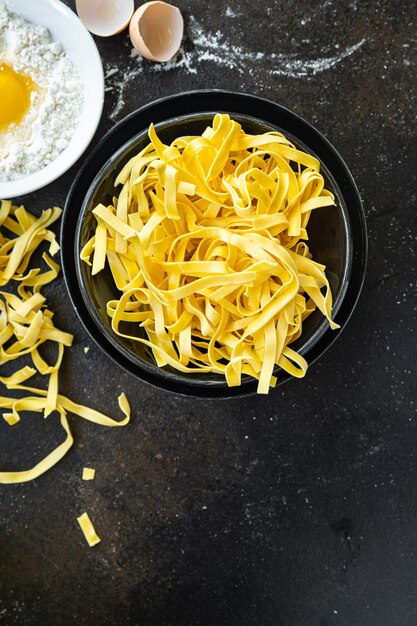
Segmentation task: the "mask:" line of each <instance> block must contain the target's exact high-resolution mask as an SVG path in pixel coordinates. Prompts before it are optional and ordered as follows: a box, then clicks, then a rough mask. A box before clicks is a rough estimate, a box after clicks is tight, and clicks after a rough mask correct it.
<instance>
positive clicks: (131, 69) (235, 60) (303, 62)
mask: <svg viewBox="0 0 417 626" xmlns="http://www.w3.org/2000/svg"><path fill="white" fill-rule="evenodd" d="M226 17H237V14H235V13H234V12H233V11H232V10H231V9H230V8H226ZM189 34H190V39H191V41H192V42H193V49H192V50H190V51H184V50H182V49H180V50H179V53H178V54H177V56H176V57H175V58H174V59H172V60H171V61H168V62H167V63H155V64H150V63H149V62H148V61H143V59H142V58H141V57H140V55H138V53H137V52H136V50H132V52H131V55H130V62H129V64H128V66H127V68H126V70H125V71H124V72H123V71H120V72H119V71H117V70H116V69H115V68H110V67H109V68H107V76H106V79H108V80H107V82H106V84H107V87H106V89H107V91H115V92H117V94H118V96H117V100H116V104H115V106H114V108H113V111H112V112H111V114H110V118H111V119H112V120H116V119H118V117H119V115H120V113H122V112H123V109H124V106H125V101H124V95H125V90H126V88H127V86H128V85H129V84H130V83H131V82H132V81H134V80H135V79H136V78H137V77H138V76H139V75H140V74H142V73H143V72H147V73H148V72H149V73H157V72H167V71H170V70H174V69H175V70H182V71H185V72H187V73H188V74H197V73H198V71H199V69H200V68H201V67H203V64H204V63H215V64H216V65H217V66H219V67H226V68H229V69H233V70H234V71H235V72H238V74H240V75H242V76H243V75H245V74H249V75H250V76H252V77H254V78H256V79H258V82H259V81H260V80H261V79H262V75H264V74H269V75H271V76H285V77H288V78H303V79H309V78H312V77H314V76H315V75H316V74H319V73H321V72H324V71H325V70H329V69H330V68H332V67H334V66H335V65H337V64H338V63H340V62H341V61H343V59H346V58H347V57H349V56H350V55H352V54H353V53H354V52H356V51H357V50H359V48H361V47H362V46H363V44H364V43H365V41H366V39H361V40H360V41H358V42H357V43H355V44H353V45H352V46H348V47H346V48H344V49H338V46H337V45H335V52H336V53H335V54H330V55H329V56H322V57H318V58H313V59H308V58H307V59H306V58H304V57H303V56H302V55H300V53H288V54H283V53H264V52H256V51H252V50H247V49H245V48H243V47H241V46H237V45H233V44H232V43H230V42H229V41H228V40H227V39H226V37H225V36H224V35H223V34H222V33H221V32H220V31H216V32H209V31H206V30H205V29H204V28H203V27H202V26H201V24H199V23H198V22H197V21H196V20H195V19H194V18H191V19H190V23H189Z"/></svg>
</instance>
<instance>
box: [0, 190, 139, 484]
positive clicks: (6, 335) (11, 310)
mask: <svg viewBox="0 0 417 626" xmlns="http://www.w3.org/2000/svg"><path fill="white" fill-rule="evenodd" d="M60 214H61V210H60V209H58V208H54V209H48V210H46V211H43V212H42V214H41V216H40V217H36V216H35V215H33V214H32V213H30V212H29V211H27V210H26V209H25V208H24V207H15V206H13V205H12V203H11V202H10V201H2V202H1V204H0V285H1V286H6V285H8V283H9V282H10V281H15V283H17V285H18V286H17V293H13V292H11V291H10V290H9V291H0V366H1V365H3V364H5V363H9V362H12V361H15V360H18V359H20V358H21V357H26V356H29V357H30V358H31V360H32V364H33V367H31V366H29V365H25V366H23V367H21V368H20V369H17V370H15V371H14V373H12V374H11V375H9V376H0V383H1V384H2V385H3V386H4V387H5V388H6V389H8V390H12V389H15V390H19V391H20V392H22V391H25V392H28V393H29V394H31V395H26V396H24V397H11V396H7V395H5V396H0V409H6V410H7V411H9V412H6V413H3V418H4V419H5V421H6V422H7V423H8V424H9V425H10V426H14V425H15V424H17V423H18V422H19V421H20V420H21V413H24V412H27V411H30V412H35V413H43V415H44V417H48V416H49V415H50V414H51V413H53V412H54V411H57V412H58V413H59V414H60V420H61V425H62V428H63V429H64V431H65V434H66V438H65V440H64V441H63V442H62V443H61V444H59V445H58V447H57V448H55V450H53V451H52V452H50V453H49V454H48V455H47V456H46V457H45V458H44V459H43V460H42V461H40V462H38V463H37V464H36V465H35V466H34V467H32V468H31V469H29V470H22V471H15V472H6V471H3V472H0V483H20V482H26V481H29V480H33V479H34V478H37V477H38V476H40V475H41V474H43V473H44V472H46V471H47V470H49V469H50V468H51V467H53V466H54V465H55V464H56V463H58V461H60V460H61V459H62V458H63V457H64V456H65V454H66V453H67V452H68V450H69V449H70V447H71V446H72V444H73V437H72V434H71V430H70V426H69V423H68V419H67V411H68V412H71V413H73V414H74V415H77V416H79V417H81V418H83V419H86V420H88V421H90V422H94V423H95V424H99V425H102V426H109V427H115V426H125V425H126V424H127V423H128V422H129V420H130V406H129V403H128V400H127V398H126V396H125V394H124V393H122V394H121V395H120V396H119V398H118V402H119V407H120V409H121V411H122V413H123V415H124V418H123V419H122V420H120V421H117V420H114V419H113V418H111V417H109V416H107V415H105V414H103V413H101V412H100V411H96V410H94V409H91V408H89V407H86V406H84V405H82V404H78V403H76V402H73V401H72V400H70V399H69V398H67V397H66V396H63V395H61V394H60V393H59V385H58V373H59V368H60V366H61V363H62V359H63V355H64V350H65V348H66V347H70V346H71V345H72V342H73V336H72V335H71V334H70V333H67V332H64V331H62V330H60V329H58V328H56V326H55V325H54V323H53V313H52V312H51V311H50V310H49V309H48V308H47V306H46V301H45V297H44V296H43V295H42V294H41V292H40V288H41V287H43V286H44V285H46V284H48V283H49V282H51V281H52V280H54V279H55V278H56V276H57V275H58V272H59V270H60V268H59V265H57V264H56V263H55V262H54V261H53V260H52V259H51V258H50V257H49V256H48V255H47V254H46V253H43V255H42V258H43V260H44V262H45V263H46V265H47V266H48V267H49V270H47V271H45V272H41V270H40V269H39V268H34V269H31V270H29V271H27V270H28V266H29V262H30V260H31V257H32V255H33V253H34V252H35V251H36V249H37V248H38V247H39V245H40V244H41V243H42V242H45V241H47V242H48V243H49V244H50V245H49V252H50V254H52V255H53V254H55V253H56V252H57V251H58V250H59V246H58V243H57V242H56V238H55V234H54V233H53V232H52V231H49V230H48V229H47V227H48V226H49V225H51V224H52V223H53V222H54V221H55V220H56V219H58V217H59V216H60ZM7 232H8V233H10V234H11V235H14V236H8V235H7ZM104 234H105V233H104ZM100 237H101V238H103V234H100V232H99V235H98V239H99V240H100ZM104 258H105V256H104ZM97 262H98V261H96V266H95V267H96V268H97ZM98 267H99V269H100V265H99V266H98ZM46 342H53V343H55V344H56V351H57V356H56V360H55V362H54V363H52V364H49V363H47V362H46V360H45V359H44V358H43V357H42V355H41V353H40V350H39V349H40V348H41V346H42V345H43V344H45V343H46ZM36 373H38V374H40V375H41V376H44V377H46V378H47V380H48V383H47V388H46V389H39V388H37V387H30V386H27V384H26V383H27V381H28V380H29V379H30V378H31V377H32V376H33V375H34V374H36Z"/></svg>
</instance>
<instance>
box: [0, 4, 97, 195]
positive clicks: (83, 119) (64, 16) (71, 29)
mask: <svg viewBox="0 0 417 626" xmlns="http://www.w3.org/2000/svg"><path fill="white" fill-rule="evenodd" d="M4 1H5V4H6V7H7V8H9V10H11V11H12V12H14V13H17V14H18V15H21V16H22V17H23V18H24V19H26V20H28V21H30V22H32V23H35V24H39V25H41V26H43V27H45V28H47V29H48V30H49V31H50V32H51V34H52V39H53V41H58V42H59V43H61V44H62V45H63V47H64V49H65V52H66V54H67V56H68V57H69V58H70V59H71V61H72V63H73V65H74V67H75V69H76V70H77V71H78V72H80V67H81V58H83V59H84V63H85V59H86V58H88V66H89V71H88V80H87V76H85V75H84V73H81V79H82V83H83V86H84V102H83V109H82V111H81V114H80V118H79V120H78V124H77V126H76V128H75V130H74V133H73V136H72V139H71V141H70V142H69V144H68V145H67V147H66V148H65V149H64V150H63V151H62V152H61V153H60V154H59V155H58V156H57V157H56V158H55V159H54V160H53V161H51V163H49V164H48V165H46V166H45V167H43V168H42V169H41V170H38V171H36V172H33V173H32V174H29V175H27V176H24V177H23V178H20V179H17V180H11V181H0V197H2V198H14V197H18V196H22V195H25V194H28V193H31V192H33V191H37V190H38V189H41V188H42V187H45V186H46V185H48V184H49V183H51V182H53V181H54V180H56V179H57V178H59V177H60V176H62V174H64V173H65V172H66V171H67V170H69V168H70V167H71V166H72V165H74V163H75V162H76V161H77V160H78V159H79V158H80V156H81V155H82V154H83V153H84V152H85V150H86V149H87V147H88V145H89V144H90V142H91V140H92V139H93V137H94V134H95V132H96V130H97V128H98V125H99V123H100V120H101V115H102V112H103V106H104V71H103V63H102V61H101V57H100V54H99V52H98V49H97V46H96V44H95V41H94V39H93V37H92V36H91V35H90V33H89V32H88V30H87V29H86V28H85V26H84V24H83V23H82V22H81V20H80V18H79V17H78V16H77V15H76V14H75V13H74V11H72V10H71V9H70V8H69V7H68V6H66V5H65V4H64V3H63V2H61V0H38V2H37V3H36V5H37V6H36V7H35V6H34V5H35V3H33V4H32V3H28V2H27V0H4ZM50 15H53V16H54V18H53V20H52V23H48V22H47V17H48V16H50ZM55 20H56V22H55ZM61 22H62V24H64V25H65V35H64V36H63V35H61V38H60V36H59V35H58V34H57V32H58V30H59V28H58V25H57V24H58V23H61ZM69 33H73V35H72V37H75V40H76V42H77V47H81V48H82V55H81V50H80V53H79V54H80V55H81V56H80V58H79V61H80V62H78V63H77V61H76V60H75V56H79V55H78V54H77V55H76V54H75V51H74V52H71V51H69V50H68V49H67V46H66V45H65V43H63V41H62V39H63V38H64V39H65V38H69ZM72 37H71V38H72ZM84 67H85V66H84ZM91 79H93V83H94V84H93V83H91ZM87 84H88V85H91V86H92V88H91V89H89V91H87V94H86V93H85V87H86V85H87ZM89 93H90V96H89V97H88V95H89Z"/></svg>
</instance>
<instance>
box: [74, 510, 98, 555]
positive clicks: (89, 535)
mask: <svg viewBox="0 0 417 626" xmlns="http://www.w3.org/2000/svg"><path fill="white" fill-rule="evenodd" d="M77 522H78V523H79V525H80V528H81V530H82V531H83V535H84V537H85V539H86V541H87V543H88V545H89V546H90V548H92V547H93V546H95V545H97V544H98V543H100V541H101V539H100V537H99V536H98V535H97V533H96V531H95V528H94V526H93V522H92V521H91V519H90V517H89V515H88V513H83V514H82V515H80V516H79V517H77Z"/></svg>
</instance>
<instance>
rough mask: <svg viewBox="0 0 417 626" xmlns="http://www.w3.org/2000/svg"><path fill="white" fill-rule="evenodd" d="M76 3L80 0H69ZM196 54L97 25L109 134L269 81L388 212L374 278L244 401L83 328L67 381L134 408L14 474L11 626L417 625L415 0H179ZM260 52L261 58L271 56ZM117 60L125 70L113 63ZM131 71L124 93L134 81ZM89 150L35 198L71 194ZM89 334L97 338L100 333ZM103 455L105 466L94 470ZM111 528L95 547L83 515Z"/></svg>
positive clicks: (5, 531)
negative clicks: (305, 361)
mask: <svg viewBox="0 0 417 626" xmlns="http://www.w3.org/2000/svg"><path fill="white" fill-rule="evenodd" d="M68 4H69V5H70V6H73V5H74V3H73V2H71V1H69V2H68ZM179 6H180V8H181V9H182V10H183V12H184V15H185V18H186V23H187V29H186V30H187V37H186V39H185V42H184V53H183V56H182V57H181V56H180V57H179V58H178V60H177V62H176V63H174V64H171V65H170V66H168V69H166V68H165V69H161V67H160V66H154V65H152V64H151V63H149V62H146V61H145V62H142V61H140V60H139V59H138V58H131V56H130V50H131V47H130V45H129V40H128V37H127V34H126V33H124V34H121V35H119V36H118V37H115V38H113V39H110V40H97V44H98V46H99V49H100V52H101V54H102V57H103V62H104V66H105V71H106V73H110V74H111V75H110V76H109V77H108V78H107V80H106V85H107V88H108V90H107V92H106V103H105V111H104V116H103V120H102V122H101V125H100V128H99V131H98V133H97V137H101V136H102V135H103V133H104V132H105V131H106V130H107V129H109V128H110V127H111V126H112V124H113V123H114V122H115V121H117V120H119V119H121V118H122V117H123V116H124V115H126V114H127V113H129V112H130V111H132V110H134V109H135V108H137V107H139V106H140V105H142V104H144V103H147V102H150V101H151V100H153V99H155V98H157V97H160V96H164V95H168V94H171V93H176V92H179V91H182V90H187V89H191V88H193V89H194V88H210V87H218V88H232V89H235V90H240V91H245V92H248V93H253V94H258V95H263V96H266V97H268V98H271V99H273V100H276V101H277V102H280V103H282V104H284V105H285V106H287V107H289V108H291V109H293V110H294V111H296V112H297V113H299V114H301V115H302V116H304V117H305V118H306V119H307V120H309V121H310V122H312V123H314V124H315V125H316V126H317V127H318V128H319V130H321V131H322V132H323V133H324V134H325V135H326V136H327V137H328V138H329V139H330V140H331V141H332V142H333V143H334V145H335V146H336V148H338V149H339V151H340V152H341V154H342V155H343V157H344V158H345V160H346V161H347V163H348V165H349V167H350V168H351V171H352V173H353V175H354V177H355V179H356V182H357V184H358V186H359V189H360V192H361V195H362V198H363V201H364V206H365V211H366V215H367V219H368V228H369V244H370V252H369V265H368V274H367V279H366V282H365V287H364V291H363V294H362V297H361V300H360V302H359V304H358V307H357V309H356V311H355V313H354V315H353V318H352V319H351V321H350V323H349V325H348V327H347V329H346V330H345V331H344V333H343V335H342V336H341V337H340V338H339V340H338V341H337V342H336V343H335V344H334V346H333V347H332V348H331V349H330V350H329V351H328V352H327V353H326V354H325V355H324V356H323V358H322V359H321V361H320V362H319V363H318V364H315V365H313V366H312V367H311V368H310V370H309V372H308V375H307V377H306V379H305V380H301V381H293V382H290V383H287V384H286V385H285V386H283V387H281V388H279V389H277V390H275V391H274V392H272V393H270V395H269V396H268V397H253V398H250V399H245V400H233V401H203V400H196V399H192V398H182V397H175V396H174V395H169V394H166V393H164V392H162V391H158V390H155V389H152V388H150V387H148V386H145V385H144V384H141V383H140V382H138V381H137V380H135V379H133V378H132V377H130V376H129V375H128V374H126V373H124V372H122V371H121V370H119V369H118V368H117V367H116V366H114V365H113V364H112V363H111V362H110V361H108V360H107V359H106V358H105V357H104V356H103V355H102V354H101V352H100V351H99V349H98V348H97V347H95V346H94V345H92V344H91V341H90V340H89V338H88V336H86V334H85V332H84V331H83V329H82V327H81V325H80V323H79V322H78V319H77V317H76V314H75V312H74V311H73V310H72V308H71V306H70V303H69V300H68V297H67V294H66V289H65V285H64V283H63V281H62V279H60V280H59V281H56V283H54V284H53V286H51V287H50V289H49V290H48V297H49V301H50V303H51V307H52V308H53V309H55V310H56V319H57V325H60V327H62V328H64V329H65V330H68V331H71V332H74V333H75V335H76V343H75V345H74V347H73V348H72V349H71V350H70V351H67V354H66V357H65V365H64V368H63V376H62V377H61V380H62V390H63V391H64V392H65V393H67V394H68V395H70V396H71V397H72V398H74V399H75V400H77V401H79V402H83V403H86V404H90V405H94V406H95V407H97V408H99V409H102V410H108V411H112V412H113V413H115V414H117V402H116V397H117V395H118V394H119V393H120V391H121V390H125V391H126V393H127V394H128V396H129V398H130V401H131V404H132V408H133V419H132V422H131V424H130V425H129V426H128V427H127V428H124V429H116V430H112V429H103V428H100V427H96V426H94V425H93V424H88V423H86V422H82V421H80V420H78V419H72V420H71V424H72V427H73V430H74V433H75V436H76V445H75V446H74V447H73V449H72V450H71V452H70V453H69V454H68V455H67V457H65V459H64V460H63V461H62V462H61V463H60V464H59V465H58V466H56V467H55V468H54V469H53V470H52V471H50V472H49V473H47V474H46V475H44V476H42V477H41V478H40V479H38V480H37V481H36V482H34V483H29V484H24V485H16V486H3V487H2V488H1V491H0V496H1V509H0V568H1V578H0V580H1V585H2V588H1V593H0V623H1V624H5V625H6V626H8V625H9V624H10V625H12V624H19V625H20V624H21V625H32V624H33V625H35V624H36V625H37V624H40V625H43V626H59V625H61V624H62V625H66V624H77V625H80V626H81V625H88V626H90V625H91V626H95V625H100V626H107V625H109V626H110V625H113V624H114V625H117V626H119V625H120V626H122V625H129V624H137V625H138V626H139V625H140V626H169V625H173V626H174V625H175V626H215V625H216V626H413V625H415V624H417V454H416V449H417V422H416V420H417V415H416V404H415V403H416V377H415V367H416V341H415V326H416V303H417V298H416V286H417V285H416V269H417V268H416V179H415V167H416V148H415V146H416V139H417V137H416V135H417V129H416V123H415V122H416V120H415V110H416V105H417V90H416V79H417V76H416V62H417V51H416V50H417V48H416V43H417V35H416V25H417V21H416V18H415V15H414V13H413V12H412V11H411V4H410V3H409V2H405V1H397V2H392V1H380V2H359V1H356V0H354V1H351V2H342V1H339V2H336V1H332V0H321V1H320V2H310V1H309V0H308V1H307V0H300V1H297V2H295V1H294V0H287V1H282V0H276V1H275V2H270V3H269V4H262V3H253V2H250V1H249V0H243V1H242V2H240V3H237V2H236V1H235V0H230V2H228V3H226V4H225V3H224V2H221V1H220V0H213V1H212V2H210V3H206V2H204V3H203V2H201V1H200V2H192V3H187V2H185V0H181V1H180V2H179ZM257 53H264V54H263V55H262V54H257ZM114 69H117V70H118V71H117V72H111V70H114ZM124 76H125V78H126V81H125V85H124V87H123V88H122V87H121V83H122V82H123V81H122V79H123V77H124ZM76 171H77V166H75V167H74V168H73V169H72V170H71V171H70V172H68V173H67V174H66V175H65V176H63V177H62V178H61V179H59V180H58V181H56V182H55V183H53V184H51V185H50V186H49V187H47V188H46V189H44V190H42V191H41V192H37V193H34V194H31V195H30V196H27V197H26V198H24V201H25V203H26V205H27V207H28V208H29V209H31V210H36V211H38V210H40V209H41V208H46V207H47V206H49V204H58V205H62V204H63V203H64V201H65V196H66V193H67V191H68V188H69V185H70V184H71V180H72V179H73V177H74V174H75V173H76ZM87 345H88V346H90V351H89V352H88V354H87V355H85V354H84V351H83V347H84V346H87ZM0 437H1V440H0V450H1V452H0V454H1V466H2V468H4V469H5V468H6V467H7V468H16V469H17V468H24V467H28V466H30V464H31V463H32V464H33V463H34V462H35V461H36V460H37V459H40V458H41V457H42V455H43V454H44V453H45V452H46V451H47V450H49V449H51V448H52V447H53V445H54V443H55V442H56V441H57V439H58V438H59V437H61V434H60V431H59V427H58V423H57V418H55V417H51V418H50V419H48V421H47V422H46V423H45V422H44V421H43V418H42V417H40V416H33V417H28V418H26V419H24V420H22V421H21V423H20V424H18V425H17V426H15V427H13V429H11V428H10V427H8V426H7V424H1V425H0ZM85 465H89V466H92V467H95V468H96V472H97V473H96V479H95V480H94V481H93V482H84V481H82V480H81V472H82V468H83V467H84V466H85ZM84 510H87V511H88V512H89V513H90V516H91V518H92V520H93V521H94V523H95V526H96V529H97V531H98V533H99V535H100V536H101V537H102V542H101V543H100V544H99V545H98V546H96V547H95V548H92V549H90V548H88V546H87V544H86V543H85V540H84V538H83V536H82V534H81V531H80V529H79V527H78V524H77V521H76V517H77V515H79V514H80V513H81V512H83V511H84Z"/></svg>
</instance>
